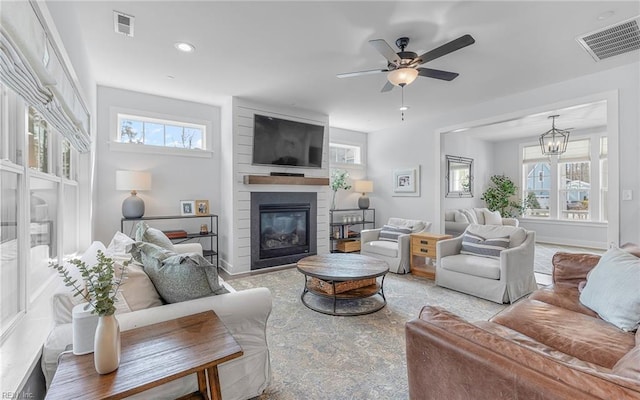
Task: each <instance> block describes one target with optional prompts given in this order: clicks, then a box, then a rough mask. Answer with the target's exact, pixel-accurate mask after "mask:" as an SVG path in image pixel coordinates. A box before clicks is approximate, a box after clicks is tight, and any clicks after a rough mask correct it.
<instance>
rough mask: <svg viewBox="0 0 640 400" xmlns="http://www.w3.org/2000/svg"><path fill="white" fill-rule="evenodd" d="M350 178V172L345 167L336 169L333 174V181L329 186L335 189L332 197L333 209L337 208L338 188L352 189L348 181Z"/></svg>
mask: <svg viewBox="0 0 640 400" xmlns="http://www.w3.org/2000/svg"><path fill="white" fill-rule="evenodd" d="M348 178H349V172H347V171H345V170H343V169H336V170H335V171H333V173H332V174H331V183H330V184H329V186H330V187H331V190H333V197H332V198H331V209H332V210H335V209H336V193H337V192H338V189H344V190H349V189H351V185H349V183H347V179H348Z"/></svg>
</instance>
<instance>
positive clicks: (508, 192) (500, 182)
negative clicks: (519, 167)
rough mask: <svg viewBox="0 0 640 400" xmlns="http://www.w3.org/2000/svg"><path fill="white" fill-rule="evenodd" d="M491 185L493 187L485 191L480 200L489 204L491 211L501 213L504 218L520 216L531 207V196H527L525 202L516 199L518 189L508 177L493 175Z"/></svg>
mask: <svg viewBox="0 0 640 400" xmlns="http://www.w3.org/2000/svg"><path fill="white" fill-rule="evenodd" d="M491 183H492V184H493V186H491V187H489V188H488V189H487V190H485V192H484V193H483V194H482V197H481V198H480V200H484V201H485V203H487V208H488V209H489V210H491V211H499V212H500V215H501V216H502V218H509V217H517V216H520V215H522V213H523V212H524V211H525V210H526V209H528V208H529V207H530V206H531V203H532V200H531V196H527V199H526V201H524V202H522V201H520V199H519V198H517V197H514V196H515V195H516V192H517V191H518V187H517V186H516V184H515V183H514V182H513V181H512V180H511V178H509V177H508V176H506V175H493V176H492V177H491ZM534 198H535V197H534Z"/></svg>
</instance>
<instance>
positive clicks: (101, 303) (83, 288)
mask: <svg viewBox="0 0 640 400" xmlns="http://www.w3.org/2000/svg"><path fill="white" fill-rule="evenodd" d="M114 263H115V262H114V260H113V259H112V258H110V257H107V256H106V255H105V254H104V253H103V252H102V251H101V250H98V251H97V255H96V263H95V264H94V265H91V266H89V265H87V264H86V263H85V262H84V261H82V260H79V259H73V260H70V261H69V264H71V265H74V266H75V267H76V268H77V269H78V271H79V272H80V275H81V276H82V280H83V281H84V285H82V284H80V283H79V282H78V279H76V278H74V277H73V276H72V275H71V273H70V272H69V269H68V268H67V267H66V266H64V265H59V264H54V263H50V264H49V266H50V267H51V268H53V269H55V270H56V271H57V272H58V274H59V275H60V276H61V277H62V279H63V282H64V284H65V286H67V287H70V288H71V291H72V292H73V296H74V297H78V296H80V297H82V298H83V299H84V300H85V301H86V302H87V303H89V306H90V307H91V312H92V313H94V314H97V315H98V327H97V328H96V334H95V339H94V364H95V368H96V371H97V372H98V373H99V374H108V373H109V372H112V371H115V370H116V369H118V366H119V365H120V326H119V325H118V320H117V319H116V318H115V315H114V313H115V311H116V307H115V304H114V303H115V302H116V295H117V294H118V290H119V288H120V285H121V284H122V282H123V280H124V278H125V269H126V267H127V265H129V263H130V261H125V262H124V263H123V267H122V268H119V270H120V271H119V274H117V273H116V269H115V268H114Z"/></svg>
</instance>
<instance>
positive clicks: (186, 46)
mask: <svg viewBox="0 0 640 400" xmlns="http://www.w3.org/2000/svg"><path fill="white" fill-rule="evenodd" d="M174 46H175V47H176V49H178V50H180V51H183V52H185V53H191V52H192V51H194V50H195V49H196V48H195V46H194V45H192V44H191V43H187V42H177V43H176V44H174Z"/></svg>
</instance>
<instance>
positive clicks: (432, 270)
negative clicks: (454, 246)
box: [410, 232, 453, 279]
mask: <svg viewBox="0 0 640 400" xmlns="http://www.w3.org/2000/svg"><path fill="white" fill-rule="evenodd" d="M452 237H453V236H451V235H441V234H439V233H431V232H418V233H412V234H411V257H410V265H411V273H412V274H413V275H417V276H423V277H425V278H429V279H435V278H436V267H435V259H436V257H437V253H436V252H437V250H436V243H438V241H440V240H444V239H451V238H452ZM425 258H429V259H430V260H431V262H430V263H428V264H427V263H426V262H425V261H426V260H425Z"/></svg>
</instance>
